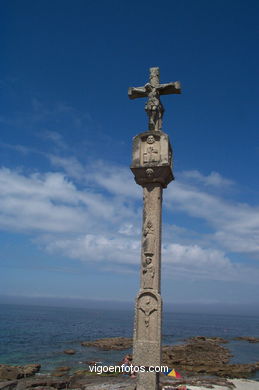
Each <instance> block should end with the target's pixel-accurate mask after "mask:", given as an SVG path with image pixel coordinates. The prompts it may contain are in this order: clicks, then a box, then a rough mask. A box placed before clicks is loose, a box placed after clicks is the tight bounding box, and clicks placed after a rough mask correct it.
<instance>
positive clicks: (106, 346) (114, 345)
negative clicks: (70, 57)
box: [81, 337, 132, 351]
mask: <svg viewBox="0 0 259 390" xmlns="http://www.w3.org/2000/svg"><path fill="white" fill-rule="evenodd" d="M81 345H82V346H83V347H95V348H98V349H101V350H103V351H109V350H115V351H122V350H124V349H129V348H131V347H132V339H131V338H128V337H109V338H105V339H97V340H94V341H82V342H81Z"/></svg>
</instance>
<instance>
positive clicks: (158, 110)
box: [128, 67, 181, 131]
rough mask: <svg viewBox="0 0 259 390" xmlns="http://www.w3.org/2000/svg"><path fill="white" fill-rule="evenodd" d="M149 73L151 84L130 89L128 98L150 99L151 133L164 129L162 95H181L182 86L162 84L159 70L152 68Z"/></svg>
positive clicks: (149, 119)
mask: <svg viewBox="0 0 259 390" xmlns="http://www.w3.org/2000/svg"><path fill="white" fill-rule="evenodd" d="M149 71H150V77H149V83H147V84H145V85H144V87H136V88H134V87H133V88H129V90H128V96H129V98H130V99H136V98H140V97H148V100H147V102H146V105H145V111H146V113H147V115H148V128H149V130H150V131H159V130H161V129H162V118H163V114H164V111H165V110H164V107H163V105H162V103H161V100H160V95H169V94H179V93H181V85H180V82H179V81H176V82H174V83H167V84H160V72H159V68H157V67H154V68H150V69H149Z"/></svg>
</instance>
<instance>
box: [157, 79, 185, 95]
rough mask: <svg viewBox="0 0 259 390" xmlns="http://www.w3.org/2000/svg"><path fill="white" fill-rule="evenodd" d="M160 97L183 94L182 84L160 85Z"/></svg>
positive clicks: (177, 82)
mask: <svg viewBox="0 0 259 390" xmlns="http://www.w3.org/2000/svg"><path fill="white" fill-rule="evenodd" d="M158 90H159V94H160V95H170V94H172V93H177V94H179V93H181V84H180V82H179V81H176V82H174V83H167V84H160V85H159V87H158Z"/></svg>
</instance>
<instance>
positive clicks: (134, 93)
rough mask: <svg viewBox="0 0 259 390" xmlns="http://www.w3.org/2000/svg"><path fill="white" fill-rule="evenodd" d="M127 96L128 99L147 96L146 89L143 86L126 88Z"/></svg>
mask: <svg viewBox="0 0 259 390" xmlns="http://www.w3.org/2000/svg"><path fill="white" fill-rule="evenodd" d="M128 96H129V98H130V99H137V98H141V97H146V96H147V91H146V88H145V87H136V88H134V87H133V88H129V89H128Z"/></svg>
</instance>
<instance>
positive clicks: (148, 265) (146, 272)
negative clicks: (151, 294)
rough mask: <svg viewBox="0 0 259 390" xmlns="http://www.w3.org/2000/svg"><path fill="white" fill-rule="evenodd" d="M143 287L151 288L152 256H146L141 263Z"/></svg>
mask: <svg viewBox="0 0 259 390" xmlns="http://www.w3.org/2000/svg"><path fill="white" fill-rule="evenodd" d="M142 273H143V288H144V289H146V288H153V282H154V276H155V267H154V266H153V264H152V257H149V256H148V257H146V258H145V261H144V264H143V270H142Z"/></svg>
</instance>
